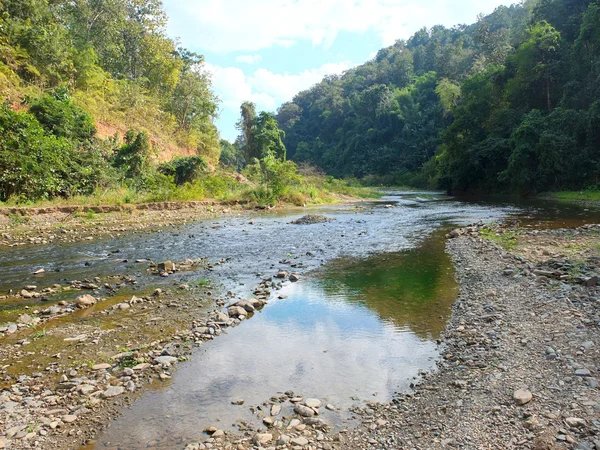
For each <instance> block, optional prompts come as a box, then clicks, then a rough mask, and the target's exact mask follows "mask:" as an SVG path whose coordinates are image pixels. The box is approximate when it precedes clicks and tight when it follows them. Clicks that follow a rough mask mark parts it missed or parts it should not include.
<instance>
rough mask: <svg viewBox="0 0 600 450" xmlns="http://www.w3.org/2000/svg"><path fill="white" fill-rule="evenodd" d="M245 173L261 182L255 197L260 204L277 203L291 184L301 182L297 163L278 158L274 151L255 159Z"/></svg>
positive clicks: (251, 178)
mask: <svg viewBox="0 0 600 450" xmlns="http://www.w3.org/2000/svg"><path fill="white" fill-rule="evenodd" d="M244 173H245V175H246V176H247V177H248V178H249V179H250V180H252V181H254V182H256V183H258V184H259V188H258V189H257V190H256V191H255V193H254V199H255V201H256V202H257V203H258V204H260V205H266V204H268V205H275V204H276V203H277V201H278V200H280V199H281V198H282V197H283V196H284V195H285V193H286V191H287V190H288V189H290V187H291V186H293V185H298V184H300V182H301V177H300V175H299V174H298V167H297V166H296V164H295V163H293V162H292V161H282V160H280V159H277V158H276V157H275V156H274V155H273V154H272V153H269V154H267V156H265V157H264V158H262V159H260V160H255V162H254V164H250V165H249V166H248V167H246V170H245V171H244Z"/></svg>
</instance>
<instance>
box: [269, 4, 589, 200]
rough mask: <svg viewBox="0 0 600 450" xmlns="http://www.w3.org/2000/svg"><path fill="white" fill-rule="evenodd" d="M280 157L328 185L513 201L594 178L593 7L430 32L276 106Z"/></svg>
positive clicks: (509, 13) (524, 8)
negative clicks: (311, 167)
mask: <svg viewBox="0 0 600 450" xmlns="http://www.w3.org/2000/svg"><path fill="white" fill-rule="evenodd" d="M276 118H277V120H278V122H279V125H280V126H281V128H282V129H283V131H284V132H285V138H284V140H283V142H284V144H285V145H286V147H287V151H288V155H289V157H290V158H292V159H293V160H295V161H299V162H308V163H310V164H315V165H317V166H319V167H321V168H322V169H323V170H325V171H326V172H328V173H331V174H333V175H335V176H340V177H344V176H355V177H358V178H361V179H365V180H367V181H369V182H374V183H384V184H409V185H421V186H427V185H428V186H432V187H438V188H442V189H447V190H451V191H455V192H459V191H463V192H464V191H471V192H493V193H498V192H513V193H518V194H533V193H538V192H543V191H549V190H560V189H569V190H573V189H581V188H585V187H587V186H595V185H597V184H598V180H599V179H600V165H599V164H598V161H599V159H598V158H599V155H600V2H599V1H598V0H596V1H591V0H525V1H523V2H521V3H519V4H515V5H512V6H510V7H505V6H501V7H499V8H497V9H496V11H494V13H492V14H491V15H489V16H486V17H480V18H479V20H478V22H477V23H475V24H472V25H457V26H455V27H453V28H446V27H443V26H435V27H433V28H431V29H425V28H424V29H422V30H420V31H418V32H417V33H416V34H415V35H414V36H412V37H411V38H410V39H408V40H407V41H403V40H400V41H398V42H396V44H394V45H392V46H390V47H388V48H384V49H382V50H380V51H379V52H378V53H377V56H376V57H375V58H374V59H373V60H371V61H369V62H367V63H366V64H363V65H361V66H358V67H356V68H354V69H351V70H349V71H347V72H346V73H345V74H343V75H341V76H327V77H325V78H324V79H323V81H321V82H320V83H318V84H317V85H315V86H314V87H312V88H311V89H308V90H306V91H304V92H301V93H299V94H297V95H296V96H295V97H294V99H293V100H292V101H291V102H289V103H286V104H284V105H282V106H281V108H279V110H278V112H277V115H276Z"/></svg>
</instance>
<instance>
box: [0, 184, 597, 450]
mask: <svg viewBox="0 0 600 450" xmlns="http://www.w3.org/2000/svg"><path fill="white" fill-rule="evenodd" d="M310 212H312V213H315V212H316V213H319V214H325V215H327V216H329V217H331V218H333V219H335V220H334V221H332V222H329V223H324V224H314V225H303V226H301V225H291V224H289V222H290V221H291V220H293V219H295V218H297V217H299V216H300V214H298V213H297V212H296V213H294V214H291V215H290V214H285V213H278V214H267V215H263V216H260V217H258V218H254V219H253V220H254V223H253V224H250V223H249V218H248V217H246V216H241V217H228V218H224V219H220V220H211V221H203V222H198V223H195V224H190V225H186V226H183V227H180V228H178V229H177V230H170V231H165V232H160V233H154V234H149V235H145V236H127V235H125V236H123V237H120V238H117V239H111V240H108V239H104V240H100V241H97V242H84V243H79V244H69V245H55V246H45V247H43V248H37V247H29V248H21V249H17V250H13V249H9V250H7V251H3V252H2V253H0V264H1V265H2V267H3V273H2V274H1V276H0V283H2V284H1V285H2V289H3V290H6V289H7V288H14V289H18V288H20V286H22V284H23V282H24V281H25V280H29V279H30V275H28V274H30V273H31V272H32V271H33V270H35V269H37V268H39V267H44V268H46V274H45V275H44V284H50V283H51V282H53V280H56V281H55V282H60V280H69V279H74V278H77V279H82V278H86V277H87V278H91V277H93V276H99V275H107V274H111V273H119V272H123V271H124V270H125V269H127V270H128V271H129V272H130V273H131V272H133V273H134V274H135V275H136V276H137V279H138V284H139V285H141V286H144V287H145V288H146V289H148V288H149V287H152V288H154V287H157V286H159V284H158V283H160V280H159V281H157V280H156V278H152V279H151V278H149V276H148V275H146V274H145V273H144V272H143V271H142V270H141V269H140V268H137V267H136V266H135V264H131V263H129V262H127V263H125V262H123V263H118V262H116V261H117V260H128V261H134V260H135V259H136V258H148V259H151V260H154V261H159V260H165V259H170V260H173V261H177V260H183V259H185V258H196V257H200V256H202V257H208V258H209V259H210V260H218V259H221V258H228V261H227V263H226V264H222V265H220V266H219V267H218V268H216V270H215V271H214V272H211V274H210V276H211V277H212V278H213V279H214V280H216V281H218V282H219V283H220V284H221V285H222V286H223V287H224V288H225V289H230V290H233V291H235V292H237V293H239V294H241V295H244V296H249V295H251V291H252V289H253V288H254V286H255V285H256V284H258V282H260V280H261V279H262V278H263V277H264V276H270V275H272V274H273V273H275V272H276V271H277V270H279V269H286V267H285V266H282V264H281V263H280V260H282V259H292V260H293V261H295V262H299V263H301V264H302V266H303V267H304V268H305V269H303V270H306V272H304V274H303V276H302V279H301V281H300V282H298V283H294V284H287V285H286V286H285V287H284V289H283V290H282V291H279V292H277V293H276V294H275V295H276V296H279V295H281V294H284V295H285V296H287V298H285V299H275V298H273V301H271V302H270V303H269V304H268V305H267V306H266V307H265V308H264V309H263V310H262V311H261V312H260V313H257V314H255V315H254V317H252V318H251V319H250V320H248V321H247V322H244V323H242V324H241V325H240V326H238V327H236V328H233V329H230V330H229V331H228V332H227V333H226V334H224V335H222V336H220V337H218V338H217V339H215V340H214V341H212V342H209V343H206V344H204V345H203V346H201V347H200V348H198V349H197V350H196V351H195V352H194V354H193V356H192V359H191V361H189V362H186V363H182V364H180V367H179V368H178V370H177V373H176V374H175V376H174V377H173V379H172V380H171V381H170V382H169V383H160V384H157V385H156V386H155V387H152V388H150V389H149V390H148V391H147V392H146V393H145V394H144V395H143V396H142V398H141V399H140V400H139V401H137V402H136V403H134V405H133V406H132V407H131V408H129V409H126V410H125V411H124V414H123V415H122V416H121V417H120V418H117V419H116V420H115V421H114V422H113V423H112V426H111V427H110V428H109V429H108V430H106V431H105V432H104V433H103V434H102V435H101V436H100V437H99V438H98V440H97V444H96V446H95V448H98V449H108V448H110V449H117V448H119V449H137V448H140V449H141V448H157V449H159V448H160V449H171V448H183V447H184V446H185V444H186V443H189V442H191V441H194V440H205V439H206V438H207V436H206V435H204V434H203V433H202V430H203V429H204V428H206V427H207V426H211V425H215V426H218V427H219V428H222V429H223V430H225V431H233V430H235V429H237V425H239V421H240V420H241V421H247V422H251V423H253V424H255V425H258V424H259V423H260V419H259V418H257V416H256V414H255V412H256V408H257V407H258V406H259V405H261V404H262V403H263V402H265V401H268V400H269V399H270V398H271V397H272V396H278V395H281V394H282V393H283V392H285V391H293V392H294V393H296V394H299V395H303V396H304V397H316V398H320V399H321V400H323V401H324V403H329V404H331V405H333V406H335V408H336V410H335V411H327V410H325V409H323V414H322V418H323V419H324V420H325V421H326V422H327V423H328V424H330V425H331V426H333V427H334V428H336V429H342V428H346V427H349V426H351V425H352V421H351V417H350V413H349V412H348V408H349V407H351V406H352V405H355V404H364V402H366V401H389V400H390V399H391V398H392V397H393V395H394V393H395V392H398V391H404V390H406V389H408V387H409V384H410V382H411V381H412V379H413V377H415V376H416V375H417V374H418V372H419V370H427V369H429V368H431V367H433V366H434V365H435V360H436V358H437V357H438V352H439V349H438V346H437V344H436V339H437V338H438V337H439V335H440V332H441V331H442V330H443V329H444V327H445V324H446V321H447V319H448V317H449V315H450V312H451V305H452V302H453V301H454V299H455V298H456V295H457V291H458V288H457V286H456V283H455V281H454V276H453V269H452V264H451V261H450V260H449V257H448V256H447V255H446V253H445V251H444V245H445V238H444V235H445V233H446V232H447V231H448V230H449V229H451V228H452V227H455V226H458V225H466V224H469V223H473V222H476V221H479V220H483V221H502V220H505V219H510V218H513V217H514V218H519V219H521V220H523V221H524V222H525V223H527V224H529V225H531V226H538V225H539V222H540V221H541V222H544V223H545V224H546V225H548V224H551V225H553V226H563V225H564V226H566V225H569V226H572V225H577V224H581V223H584V222H585V221H586V220H590V221H594V220H600V216H599V215H598V214H597V213H592V212H589V211H584V210H582V209H580V208H569V207H562V206H557V205H554V204H552V203H544V204H534V205H516V206H515V205H510V204H490V203H483V202H481V203H477V202H471V203H463V202H459V201H456V200H453V199H450V198H448V197H445V196H443V195H441V194H432V193H408V194H407V193H402V194H394V193H392V194H390V195H389V196H388V197H385V198H384V199H383V200H382V201H380V202H365V203H362V204H359V205H352V206H336V207H323V208H318V209H315V210H311V211H310ZM567 218H568V222H567V221H566V220H567ZM117 251H118V252H117ZM136 271H137V272H136ZM200 276H206V274H202V275H199V274H197V273H189V274H180V275H178V277H180V278H181V279H180V280H178V282H179V281H181V282H194V281H198V280H197V278H199V277H200ZM171 282H172V280H171ZM30 302H35V300H30ZM10 306H11V305H6V304H2V305H0V308H8V307H10ZM241 399H243V400H244V404H243V405H241V406H239V405H234V404H232V402H233V401H236V400H241ZM290 412H291V404H290V403H288V404H287V405H284V409H283V411H282V413H281V415H282V416H288V415H289V413H290Z"/></svg>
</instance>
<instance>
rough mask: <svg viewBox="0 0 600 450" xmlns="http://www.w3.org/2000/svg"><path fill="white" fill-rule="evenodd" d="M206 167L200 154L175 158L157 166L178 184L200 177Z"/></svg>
mask: <svg viewBox="0 0 600 450" xmlns="http://www.w3.org/2000/svg"><path fill="white" fill-rule="evenodd" d="M207 169H208V165H207V164H206V161H204V159H203V158H202V157H201V156H187V157H180V158H175V159H173V160H171V161H169V162H166V163H163V164H161V165H160V166H159V167H158V171H159V172H160V173H162V174H164V175H167V176H170V177H172V178H173V181H174V182H175V184H176V185H178V186H180V185H182V184H185V183H189V182H191V181H193V180H195V179H197V178H200V176H201V175H202V174H203V173H205V172H206V170H207Z"/></svg>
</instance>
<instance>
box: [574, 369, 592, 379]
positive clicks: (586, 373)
mask: <svg viewBox="0 0 600 450" xmlns="http://www.w3.org/2000/svg"><path fill="white" fill-rule="evenodd" d="M575 376H578V377H591V376H592V373H591V372H590V370H589V369H585V368H581V369H577V370H575Z"/></svg>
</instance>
